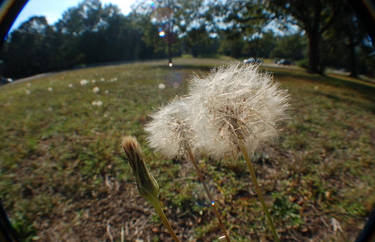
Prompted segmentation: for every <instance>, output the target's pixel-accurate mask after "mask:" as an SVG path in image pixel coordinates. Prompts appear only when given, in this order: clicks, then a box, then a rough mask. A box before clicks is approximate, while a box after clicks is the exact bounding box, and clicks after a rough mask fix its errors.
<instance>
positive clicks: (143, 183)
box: [122, 136, 159, 202]
mask: <svg viewBox="0 0 375 242" xmlns="http://www.w3.org/2000/svg"><path fill="white" fill-rule="evenodd" d="M122 148H123V149H124V151H125V154H126V156H127V158H128V161H129V164H130V167H131V168H132V170H133V174H134V176H135V179H136V182H137V187H138V191H139V193H140V194H141V196H143V197H144V198H146V199H147V200H149V201H150V202H152V201H154V200H155V199H157V197H158V195H159V185H158V183H157V182H156V180H155V178H154V177H153V176H152V175H151V174H150V172H149V170H148V169H147V167H146V164H145V162H144V160H143V157H142V151H141V148H140V145H139V144H138V142H137V140H136V139H135V138H134V137H132V136H126V137H124V138H123V140H122Z"/></svg>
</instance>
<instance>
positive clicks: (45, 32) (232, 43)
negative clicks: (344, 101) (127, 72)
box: [0, 0, 375, 77]
mask: <svg viewBox="0 0 375 242" xmlns="http://www.w3.org/2000/svg"><path fill="white" fill-rule="evenodd" d="M270 23H278V25H279V26H280V28H282V29H284V30H288V28H290V27H291V26H298V30H297V31H294V32H292V33H289V34H284V35H279V34H275V32H274V31H273V29H272V28H265V26H269V24H270ZM286 33H288V32H286ZM372 41H373V40H372V39H371V37H370V36H369V35H368V33H367V30H366V28H365V25H364V24H363V23H362V22H361V20H360V18H359V17H358V16H357V15H356V13H355V12H354V11H353V9H352V8H351V6H350V4H349V3H348V2H347V1H341V0H340V1H339V0H327V1H323V0H311V1H298V0H283V1H281V0H277V1H276V0H275V1H273V0H268V1H264V2H262V3H259V1H256V0H249V1H230V0H222V1H214V0H206V1H203V0H191V1H186V0H157V1H154V2H152V1H139V2H137V3H136V4H135V5H134V6H133V9H132V11H131V13H130V14H128V15H126V16H125V15H123V14H122V13H121V11H120V9H119V8H118V7H117V6H116V5H112V4H109V5H103V4H102V3H101V2H100V1H99V0H84V1H82V2H81V3H79V4H78V5H77V6H75V7H71V8H69V9H67V10H66V11H65V12H64V13H63V15H62V17H61V18H60V19H59V20H58V21H57V22H56V23H55V24H53V25H50V24H49V23H48V22H47V20H46V18H45V17H44V16H33V17H31V18H29V19H28V20H27V21H25V22H24V23H22V24H21V26H20V27H18V28H17V29H15V30H14V31H13V32H12V33H10V34H9V36H8V38H7V40H6V42H5V44H4V46H3V48H2V50H1V52H0V59H1V60H2V61H3V63H4V68H3V73H2V74H3V75H4V76H11V77H22V76H28V75H32V74H36V73H43V72H50V71H58V70H64V69H71V68H79V67H84V66H87V65H93V64H98V63H108V62H123V61H132V60H144V59H155V58H158V59H160V58H167V57H171V55H173V56H179V55H182V54H191V55H192V56H194V57H203V56H216V55H227V56H232V57H235V58H247V57H261V58H287V59H290V60H293V61H296V62H297V63H298V64H300V65H301V66H304V67H306V68H307V69H308V70H310V71H311V72H315V73H323V72H324V69H325V68H326V67H327V66H330V67H335V68H345V69H347V70H349V71H350V72H351V74H352V75H353V76H356V75H358V74H359V73H364V74H369V75H374V72H375V61H374V55H373V54H372V55H371V53H373V51H374V45H373V42H372Z"/></svg>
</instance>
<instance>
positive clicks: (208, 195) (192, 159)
mask: <svg viewBox="0 0 375 242" xmlns="http://www.w3.org/2000/svg"><path fill="white" fill-rule="evenodd" d="M185 148H186V150H187V153H188V156H189V160H190V161H191V162H192V163H193V165H194V167H195V170H196V171H197V174H198V178H199V180H200V182H201V183H202V185H203V187H204V190H205V192H206V194H207V197H208V199H209V200H210V203H211V207H212V208H213V210H214V213H215V215H216V217H217V220H218V221H219V225H220V228H221V230H222V231H223V233H224V235H225V238H226V240H227V242H230V239H229V235H228V232H227V230H226V229H225V226H224V224H223V222H222V220H221V217H220V214H219V211H218V210H217V206H216V203H215V201H214V200H213V197H212V195H211V193H210V191H209V190H208V187H207V185H206V183H205V182H204V178H203V174H202V172H201V171H200V169H199V167H198V164H197V162H196V160H195V157H194V155H193V152H192V151H191V148H190V146H189V145H188V144H186V145H185Z"/></svg>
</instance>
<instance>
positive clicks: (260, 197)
mask: <svg viewBox="0 0 375 242" xmlns="http://www.w3.org/2000/svg"><path fill="white" fill-rule="evenodd" d="M238 144H239V147H240V149H241V151H242V154H243V156H244V158H245V160H246V163H247V166H248V168H249V170H250V177H251V180H252V182H253V183H254V186H255V191H256V193H257V195H258V198H259V200H260V203H261V204H262V208H263V211H264V213H265V215H266V218H267V222H268V225H269V227H270V229H271V231H272V234H273V237H274V239H275V241H280V239H279V236H278V235H277V232H276V230H275V226H274V225H273V222H272V218H271V215H270V213H269V212H268V209H267V206H266V203H265V202H264V197H263V193H262V191H261V189H260V187H259V185H258V182H257V177H256V174H255V169H254V167H253V164H252V163H251V160H250V157H249V155H248V153H247V150H246V148H245V145H244V144H243V142H242V140H241V139H238Z"/></svg>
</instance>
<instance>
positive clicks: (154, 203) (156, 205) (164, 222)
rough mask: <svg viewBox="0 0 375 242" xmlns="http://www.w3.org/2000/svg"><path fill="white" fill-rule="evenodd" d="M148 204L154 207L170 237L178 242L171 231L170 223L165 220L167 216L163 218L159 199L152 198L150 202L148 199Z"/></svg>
mask: <svg viewBox="0 0 375 242" xmlns="http://www.w3.org/2000/svg"><path fill="white" fill-rule="evenodd" d="M150 202H151V203H152V205H154V207H155V210H156V212H157V213H158V215H159V217H160V218H161V221H162V222H163V224H164V225H165V226H166V227H167V229H168V231H169V233H170V234H171V236H172V237H173V239H174V240H175V241H176V242H180V240H179V239H178V238H177V236H176V234H175V233H174V231H173V229H172V226H171V225H170V223H169V221H168V219H167V216H165V214H164V211H163V209H162V208H161V204H160V201H159V199H158V198H154V199H152V200H151V199H150Z"/></svg>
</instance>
